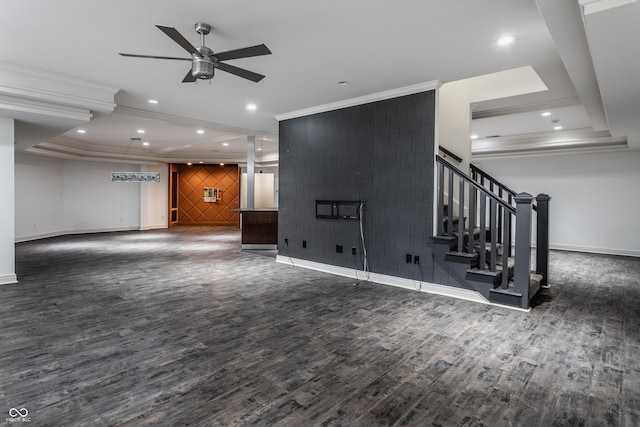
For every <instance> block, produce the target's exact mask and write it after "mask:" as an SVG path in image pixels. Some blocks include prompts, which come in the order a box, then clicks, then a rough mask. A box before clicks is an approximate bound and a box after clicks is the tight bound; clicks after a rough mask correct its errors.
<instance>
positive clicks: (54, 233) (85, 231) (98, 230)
mask: <svg viewBox="0 0 640 427" xmlns="http://www.w3.org/2000/svg"><path fill="white" fill-rule="evenodd" d="M158 228H166V227H158ZM138 230H140V228H139V227H120V228H115V227H113V228H87V229H82V230H63V231H52V232H49V233H40V234H31V235H28V236H19V237H16V238H15V239H14V242H15V243H22V242H30V241H32V240H40V239H47V238H49V237H58V236H67V235H72V234H91V233H112V232H116V231H138Z"/></svg>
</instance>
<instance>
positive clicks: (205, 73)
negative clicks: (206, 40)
mask: <svg viewBox="0 0 640 427" xmlns="http://www.w3.org/2000/svg"><path fill="white" fill-rule="evenodd" d="M197 49H198V52H200V55H196V54H192V55H191V56H192V58H193V62H192V65H191V74H193V77H195V78H197V79H202V80H209V79H211V78H213V73H214V69H215V67H216V62H217V61H216V58H215V57H214V56H213V51H212V50H211V49H209V48H208V47H206V46H200V47H198V48H197Z"/></svg>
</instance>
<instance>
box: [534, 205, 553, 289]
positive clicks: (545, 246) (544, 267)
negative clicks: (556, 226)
mask: <svg viewBox="0 0 640 427" xmlns="http://www.w3.org/2000/svg"><path fill="white" fill-rule="evenodd" d="M549 200H551V197H550V196H549V195H548V194H538V196H537V197H536V201H537V205H538V218H537V224H536V225H537V226H536V273H538V274H540V275H542V280H541V281H540V286H549V283H548V281H547V273H548V272H549Z"/></svg>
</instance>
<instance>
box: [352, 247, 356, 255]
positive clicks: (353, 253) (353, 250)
mask: <svg viewBox="0 0 640 427" xmlns="http://www.w3.org/2000/svg"><path fill="white" fill-rule="evenodd" d="M355 254H356V247H355V246H351V255H355Z"/></svg>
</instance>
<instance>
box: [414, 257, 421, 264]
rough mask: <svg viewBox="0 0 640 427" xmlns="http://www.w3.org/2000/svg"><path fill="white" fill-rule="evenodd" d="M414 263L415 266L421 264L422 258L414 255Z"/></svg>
mask: <svg viewBox="0 0 640 427" xmlns="http://www.w3.org/2000/svg"><path fill="white" fill-rule="evenodd" d="M413 263H414V264H420V257H419V256H418V255H414V256H413Z"/></svg>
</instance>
